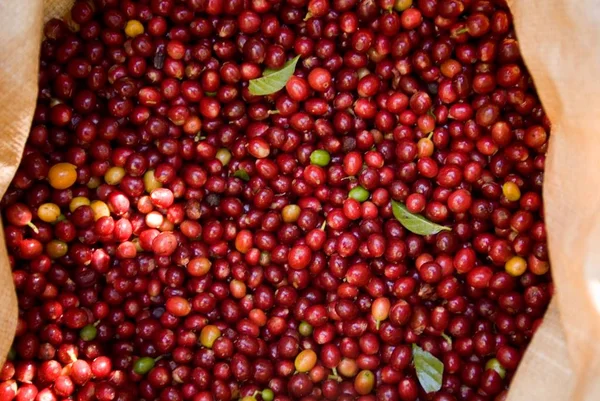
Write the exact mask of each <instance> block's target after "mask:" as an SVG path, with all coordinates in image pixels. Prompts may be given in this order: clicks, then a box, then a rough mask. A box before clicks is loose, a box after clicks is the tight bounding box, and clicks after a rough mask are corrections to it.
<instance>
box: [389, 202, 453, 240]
mask: <svg viewBox="0 0 600 401" xmlns="http://www.w3.org/2000/svg"><path fill="white" fill-rule="evenodd" d="M392 212H393V213H394V217H395V218H396V220H398V221H399V222H400V224H402V225H403V226H404V228H406V229H407V230H408V231H410V232H412V233H415V234H419V235H430V234H437V233H439V232H440V231H451V230H452V229H451V228H450V227H446V226H441V225H439V224H435V223H432V222H431V221H429V220H427V219H426V218H425V217H423V216H420V215H418V214H413V213H411V212H409V211H408V210H407V209H406V206H404V205H403V204H402V203H398V202H395V201H392Z"/></svg>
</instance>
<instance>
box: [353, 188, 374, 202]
mask: <svg viewBox="0 0 600 401" xmlns="http://www.w3.org/2000/svg"><path fill="white" fill-rule="evenodd" d="M369 195H370V194H369V191H367V190H366V189H364V188H363V187H361V186H360V185H359V186H356V187H354V188H352V189H351V190H350V192H348V197H349V198H352V199H354V200H356V201H359V202H364V201H366V200H367V199H369Z"/></svg>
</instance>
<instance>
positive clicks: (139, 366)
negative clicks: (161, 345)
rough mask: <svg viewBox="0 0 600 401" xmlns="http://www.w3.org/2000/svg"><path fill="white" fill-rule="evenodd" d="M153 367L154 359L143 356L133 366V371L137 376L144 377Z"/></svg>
mask: <svg viewBox="0 0 600 401" xmlns="http://www.w3.org/2000/svg"><path fill="white" fill-rule="evenodd" d="M153 367H154V359H152V358H150V357H149V356H144V357H142V358H140V359H138V360H137V361H135V363H134V364H133V371H134V372H135V373H137V374H138V375H145V374H146V373H148V372H150V370H151V369H152V368H153Z"/></svg>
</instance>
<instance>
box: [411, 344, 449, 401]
mask: <svg viewBox="0 0 600 401" xmlns="http://www.w3.org/2000/svg"><path fill="white" fill-rule="evenodd" d="M412 351H413V364H414V365H415V371H416V372H417V378H418V379H419V383H421V387H423V390H425V392H426V393H432V392H435V391H440V389H441V388H442V376H443V374H444V364H443V363H442V361H440V360H439V359H437V358H436V357H435V356H433V355H431V354H430V353H429V352H427V351H424V350H423V348H421V347H419V346H418V345H417V344H413V346H412Z"/></svg>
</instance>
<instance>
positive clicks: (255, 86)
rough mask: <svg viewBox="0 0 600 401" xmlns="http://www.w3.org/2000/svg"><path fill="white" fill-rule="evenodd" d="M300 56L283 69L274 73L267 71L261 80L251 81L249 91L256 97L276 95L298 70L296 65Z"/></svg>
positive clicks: (286, 64)
mask: <svg viewBox="0 0 600 401" xmlns="http://www.w3.org/2000/svg"><path fill="white" fill-rule="evenodd" d="M299 59H300V56H296V57H294V58H293V59H291V60H290V61H288V62H287V63H285V65H284V66H283V68H282V69H280V70H277V71H273V70H265V72H264V73H263V76H262V77H260V78H256V79H252V80H250V86H249V88H248V89H249V90H250V93H251V94H253V95H254V96H261V95H270V94H271V93H275V92H277V91H278V90H280V89H281V88H283V87H284V86H285V84H287V82H288V80H289V79H290V77H291V76H292V75H294V71H295V70H296V63H298V60H299Z"/></svg>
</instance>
